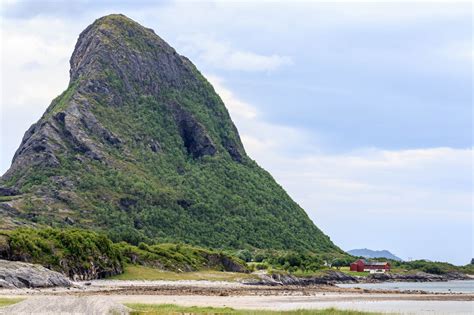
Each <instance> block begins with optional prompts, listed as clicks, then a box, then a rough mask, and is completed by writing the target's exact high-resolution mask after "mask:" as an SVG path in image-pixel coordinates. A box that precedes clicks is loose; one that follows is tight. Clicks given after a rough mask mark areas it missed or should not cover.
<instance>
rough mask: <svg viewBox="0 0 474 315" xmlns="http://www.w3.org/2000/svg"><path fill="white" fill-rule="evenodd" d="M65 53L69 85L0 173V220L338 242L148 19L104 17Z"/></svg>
mask: <svg viewBox="0 0 474 315" xmlns="http://www.w3.org/2000/svg"><path fill="white" fill-rule="evenodd" d="M70 64H71V70H70V83H69V86H68V88H67V90H66V91H64V92H63V93H62V94H61V95H60V96H58V97H57V98H56V99H54V100H53V101H52V103H51V105H50V106H49V108H48V109H47V111H46V112H45V113H44V115H43V116H42V117H41V119H40V120H39V121H38V122H37V123H35V124H34V125H33V126H31V128H30V129H29V130H28V131H27V132H26V133H25V136H24V138H23V141H22V143H21V145H20V147H19V149H18V150H17V152H16V154H15V156H14V159H13V162H12V166H11V168H10V169H9V170H8V171H7V173H6V174H4V175H3V177H2V179H1V182H0V186H1V188H0V195H1V196H0V198H1V199H0V200H1V201H2V202H1V203H0V215H1V216H0V218H1V219H0V220H1V222H0V226H2V227H4V228H13V227H16V226H19V225H23V224H27V225H33V226H35V225H52V226H66V225H67V226H77V227H86V228H88V227H90V228H95V229H101V230H105V231H107V232H108V233H109V235H111V236H112V237H113V238H114V239H116V240H117V239H124V240H127V241H130V242H132V243H137V242H138V241H140V240H146V239H152V240H154V241H173V242H176V241H183V242H188V243H192V244H197V245H202V246H210V247H217V248H223V247H228V248H244V247H256V248H273V249H293V250H310V251H313V252H326V253H336V252H341V251H340V249H338V248H337V247H336V246H335V245H334V244H333V243H332V242H331V241H330V239H329V238H328V237H327V236H326V235H324V234H323V233H322V232H321V231H320V230H319V229H318V228H317V227H316V226H315V225H314V224H313V222H312V221H311V220H310V219H309V218H308V216H307V215H306V213H305V212H304V210H303V209H301V208H300V207H299V206H298V205H297V204H296V203H295V202H294V201H293V200H292V199H291V198H290V197H289V196H288V195H287V194H286V192H285V191H284V190H283V189H282V187H281V186H280V185H278V184H277V183H276V182H275V180H274V179H273V178H272V176H271V175H270V174H269V173H268V172H266V171H265V170H263V169H262V168H260V167H259V166H258V165H257V164H256V163H255V162H254V161H253V160H252V159H250V158H249V157H248V156H247V154H246V152H245V150H244V147H243V145H242V143H241V141H240V138H239V134H238V132H237V129H236V127H235V126H234V124H233V122H232V121H231V119H230V117H229V114H228V112H227V110H226V108H225V106H224V104H223V102H222V100H221V99H220V98H219V96H218V95H217V94H216V92H215V91H214V89H213V87H212V86H211V85H210V84H209V82H208V81H207V80H206V79H205V78H204V77H203V76H202V75H201V73H200V72H199V71H198V70H197V69H196V67H195V66H194V65H193V64H192V63H191V62H190V61H189V60H188V59H186V58H185V57H183V56H180V55H179V54H178V53H176V51H175V50H174V49H173V48H172V47H170V46H169V45H168V44H167V43H166V42H165V41H163V40H162V39H161V38H160V37H158V36H157V35H156V34H155V33H154V32H153V30H151V29H147V28H145V27H143V26H141V25H139V24H138V23H136V22H134V21H132V20H130V19H129V18H127V17H125V16H123V15H109V16H105V17H102V18H100V19H98V20H96V21H95V22H94V23H93V24H92V25H90V26H89V27H87V28H86V29H85V30H84V31H83V32H82V33H81V35H80V36H79V39H78V42H77V44H76V47H75V50H74V53H73V55H72V57H71V60H70ZM45 79H47V78H45Z"/></svg>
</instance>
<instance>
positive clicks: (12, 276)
mask: <svg viewBox="0 0 474 315" xmlns="http://www.w3.org/2000/svg"><path fill="white" fill-rule="evenodd" d="M70 286H72V283H71V281H69V279H68V278H66V277H65V276H64V275H62V274H60V273H59V272H56V271H52V270H49V269H47V268H45V267H43V266H41V265H34V264H28V263H24V262H18V261H8V260H0V288H10V289H13V288H47V287H70Z"/></svg>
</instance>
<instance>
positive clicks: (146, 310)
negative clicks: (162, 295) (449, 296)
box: [126, 304, 377, 315]
mask: <svg viewBox="0 0 474 315" xmlns="http://www.w3.org/2000/svg"><path fill="white" fill-rule="evenodd" d="M126 306H128V307H130V308H131V309H132V311H131V312H130V314H131V315H161V314H196V315H197V314H209V315H210V314H233V315H277V314H281V315H312V314H315V315H366V314H367V315H368V314H371V315H373V314H377V313H367V312H358V311H351V310H347V311H345V310H337V309H334V308H329V309H324V310H303V309H302V310H294V311H267V310H236V309H233V308H230V307H197V306H191V307H186V306H178V305H174V304H126Z"/></svg>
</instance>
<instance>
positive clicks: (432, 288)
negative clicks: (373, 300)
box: [337, 280, 474, 293]
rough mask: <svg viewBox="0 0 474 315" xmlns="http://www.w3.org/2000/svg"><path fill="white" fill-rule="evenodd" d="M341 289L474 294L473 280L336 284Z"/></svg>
mask: <svg viewBox="0 0 474 315" xmlns="http://www.w3.org/2000/svg"><path fill="white" fill-rule="evenodd" d="M337 286H338V287H341V288H361V289H368V290H397V291H406V290H421V291H426V292H433V293H474V280H453V281H444V282H380V283H350V284H349V283H348V284H338V285H337Z"/></svg>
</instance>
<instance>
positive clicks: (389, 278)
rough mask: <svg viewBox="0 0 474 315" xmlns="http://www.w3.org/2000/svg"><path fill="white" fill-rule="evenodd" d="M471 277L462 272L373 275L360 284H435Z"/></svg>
mask: <svg viewBox="0 0 474 315" xmlns="http://www.w3.org/2000/svg"><path fill="white" fill-rule="evenodd" d="M468 279H469V277H468V276H466V275H465V274H463V273H460V272H449V273H446V274H442V275H436V274H430V273H426V272H421V271H420V272H416V273H412V274H401V273H379V274H371V275H368V276H367V277H365V278H362V279H361V280H362V281H360V282H369V283H370V282H402V281H403V282H433V281H448V280H468Z"/></svg>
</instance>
